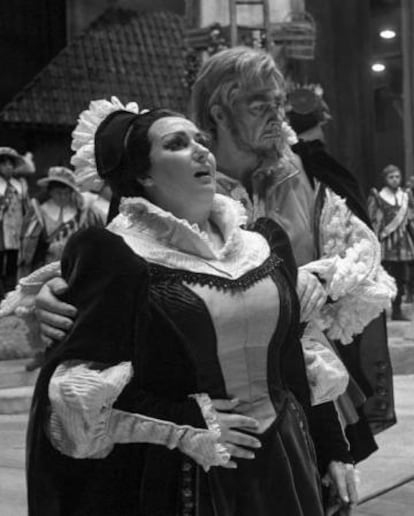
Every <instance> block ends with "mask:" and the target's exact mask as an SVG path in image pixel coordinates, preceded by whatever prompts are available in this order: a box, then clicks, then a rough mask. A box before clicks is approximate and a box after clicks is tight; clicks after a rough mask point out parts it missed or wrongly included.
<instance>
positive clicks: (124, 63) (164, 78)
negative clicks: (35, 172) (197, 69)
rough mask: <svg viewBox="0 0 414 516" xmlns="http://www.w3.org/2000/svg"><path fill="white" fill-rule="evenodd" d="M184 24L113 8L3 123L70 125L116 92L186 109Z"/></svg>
mask: <svg viewBox="0 0 414 516" xmlns="http://www.w3.org/2000/svg"><path fill="white" fill-rule="evenodd" d="M184 54H185V48H184V23H183V20H182V19H181V18H180V17H179V16H178V15H176V14H173V13H170V12H151V13H145V14H141V15H139V14H137V13H136V12H134V11H130V10H129V11H125V10H120V9H110V10H108V11H106V12H105V13H104V14H103V15H102V16H101V17H100V18H98V19H97V20H96V21H95V22H94V23H93V24H92V25H91V26H90V27H89V28H88V29H87V30H86V31H85V32H84V33H83V34H82V35H81V36H79V37H77V38H76V39H74V40H73V41H72V42H71V43H70V44H69V45H68V46H67V47H66V48H65V49H63V50H62V51H61V52H60V53H59V54H58V55H57V56H56V57H55V58H54V59H52V61H51V62H50V63H49V64H48V65H47V66H46V67H45V68H44V69H43V70H42V71H41V72H40V73H39V74H38V75H37V76H36V77H35V78H34V79H33V80H32V82H31V83H29V84H28V85H27V86H26V87H25V88H24V89H23V90H22V91H21V92H20V93H19V94H18V95H17V96H16V97H15V98H14V99H13V100H12V101H11V102H10V103H8V104H7V105H6V106H5V108H4V109H3V111H2V112H1V113H0V122H7V123H13V124H16V123H17V124H29V125H32V126H33V125H35V126H53V127H54V128H59V127H60V128H62V129H64V128H67V127H68V126H73V125H74V124H75V123H76V119H77V116H78V115H79V113H80V112H81V111H82V110H83V109H85V108H86V107H87V106H88V104H89V102H90V101H91V100H93V99H97V98H104V97H106V98H109V97H110V96H111V95H116V96H117V97H119V99H120V100H121V101H122V102H127V101H131V100H135V101H137V102H138V104H139V105H140V107H153V106H163V107H169V108H171V109H175V110H178V111H185V110H186V107H187V101H188V89H187V87H186V85H185V69H184V68H185V55H184Z"/></svg>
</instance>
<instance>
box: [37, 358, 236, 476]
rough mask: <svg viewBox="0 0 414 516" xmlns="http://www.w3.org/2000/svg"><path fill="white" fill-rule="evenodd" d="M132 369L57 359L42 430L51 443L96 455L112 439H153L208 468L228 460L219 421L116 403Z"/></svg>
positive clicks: (102, 453)
mask: <svg viewBox="0 0 414 516" xmlns="http://www.w3.org/2000/svg"><path fill="white" fill-rule="evenodd" d="M132 375H133V368H132V365H131V363H130V362H122V363H120V364H117V365H115V366H112V367H107V366H105V365H103V364H97V363H94V362H87V363H85V362H81V361H78V360H71V361H67V362H64V363H62V364H61V365H59V366H58V367H57V368H56V370H55V373H54V374H53V376H52V378H51V380H50V383H49V400H50V415H49V418H48V421H47V423H46V432H47V435H48V437H49V439H50V441H51V443H52V445H53V446H54V447H55V448H56V449H57V450H58V451H60V452H61V453H62V454H65V455H68V456H70V457H73V458H79V459H81V458H89V459H100V458H105V457H107V456H108V455H109V453H111V451H112V449H113V447H114V446H115V445H116V444H122V443H124V444H126V443H151V444H160V445H164V446H166V447H167V448H169V449H173V448H177V449H179V450H180V451H181V452H183V453H185V454H186V455H188V456H189V457H191V458H192V459H194V460H195V461H196V462H197V463H198V464H200V465H201V466H202V467H203V468H204V469H205V470H206V471H207V470H208V469H209V468H210V467H211V466H223V465H225V464H227V462H228V461H229V460H230V455H229V453H228V452H227V450H226V449H225V447H224V446H223V445H222V444H221V443H219V442H218V441H219V438H220V428H219V426H218V425H211V424H210V425H209V421H206V423H207V429H206V428H194V427H192V426H190V425H176V424H175V423H172V422H170V421H163V420H160V419H155V418H151V417H148V416H143V415H141V414H136V413H130V412H125V411H122V410H117V409H114V408H113V405H114V403H115V401H116V399H117V398H118V396H119V395H120V394H121V392H122V390H123V389H124V387H125V386H126V385H127V383H128V382H129V381H130V380H131V378H132ZM197 396H199V395H197ZM202 397H203V399H204V400H205V399H206V398H208V396H207V395H205V394H203V395H202ZM208 399H209V398H208ZM202 412H203V411H202ZM210 417H211V415H210ZM210 423H211V419H210Z"/></svg>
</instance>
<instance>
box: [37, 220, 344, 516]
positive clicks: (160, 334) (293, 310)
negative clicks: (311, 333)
mask: <svg viewBox="0 0 414 516" xmlns="http://www.w3.org/2000/svg"><path fill="white" fill-rule="evenodd" d="M255 230H256V231H258V232H260V233H261V234H262V235H263V236H264V237H265V239H266V240H267V242H268V244H269V248H270V254H269V256H268V257H267V258H266V259H265V260H264V261H263V262H262V263H261V264H260V265H258V266H256V267H254V268H253V269H250V270H248V271H247V272H245V273H244V274H242V275H241V276H240V277H238V278H237V279H228V278H225V277H220V276H217V275H214V274H206V273H196V272H194V271H189V270H186V269H178V268H170V267H167V266H165V265H160V264H156V263H150V262H148V261H147V260H144V259H142V258H141V257H139V256H138V255H137V254H136V253H134V252H133V251H132V250H131V248H130V247H129V246H128V245H126V244H125V242H124V240H123V239H122V238H120V237H119V236H117V235H114V234H112V233H111V232H109V231H107V230H99V229H93V228H90V229H88V230H85V231H83V232H80V233H78V234H77V235H75V237H73V238H72V240H71V241H70V243H69V245H68V246H67V249H66V251H65V255H64V258H63V262H62V272H63V276H64V277H65V278H66V280H67V281H68V283H69V291H68V293H67V296H66V300H67V301H68V302H70V303H72V304H74V305H75V306H77V307H78V310H79V315H78V317H77V319H76V321H75V324H74V327H73V329H72V330H71V332H70V334H69V335H68V337H67V338H66V340H65V341H63V342H62V343H61V344H58V345H57V346H56V347H55V348H54V349H53V350H52V351H51V352H50V353H49V355H48V360H47V363H46V365H45V366H44V367H43V369H42V371H41V373H40V376H39V379H38V382H37V385H36V389H35V395H34V399H33V405H32V410H31V415H30V425H29V431H28V448H27V449H28V462H27V468H28V469H27V474H28V496H29V515H30V516H65V515H68V516H75V515H76V516H86V515H87V516H95V515H96V516H170V515H171V516H175V515H182V516H190V515H199V516H247V515H249V516H252V515H255V516H256V515H257V516H275V515H276V514H277V515H281V516H282V515H284V516H322V514H323V509H322V503H321V497H320V485H319V475H318V471H317V465H316V459H315V453H314V445H313V442H312V439H311V437H310V434H309V428H308V422H307V419H306V416H305V414H308V415H309V409H310V404H309V391H308V385H307V380H306V373H305V368H304V361H303V355H302V348H301V345H300V340H299V306H298V300H297V297H296V293H295V289H294V284H295V276H296V267H295V265H294V261H293V258H292V254H291V250H290V246H289V243H288V240H287V238H286V235H285V233H284V232H283V231H282V230H281V229H280V228H279V227H278V226H277V225H276V224H275V223H273V222H271V221H268V220H259V221H258V222H257V223H256V227H255ZM246 233H248V232H246ZM265 286H266V288H267V289H268V291H271V292H273V301H275V300H276V305H275V306H276V310H275V313H274V315H273V319H274V320H273V321H271V320H269V321H267V322H265V323H263V326H267V327H268V329H267V330H266V331H267V332H269V329H270V330H271V331H270V334H269V338H268V341H267V342H266V343H265V344H264V345H263V343H260V344H258V342H259V341H260V339H262V337H263V333H260V331H259V330H258V329H257V328H255V327H254V326H252V327H251V328H250V330H251V331H256V332H258V334H260V335H261V337H260V338H258V339H255V338H254V339H253V340H254V342H253V345H252V347H249V345H248V344H247V341H248V340H249V339H248V338H247V337H246V339H245V341H243V340H241V341H240V339H233V340H234V342H233V344H232V346H233V347H232V348H231V349H230V348H228V347H227V348H226V347H225V343H224V344H223V342H222V341H223V336H226V335H234V331H236V329H234V331H230V332H229V331H228V327H227V329H226V328H225V327H226V325H227V324H228V322H229V317H225V318H224V319H222V321H223V320H224V323H223V324H222V325H221V326H220V324H219V323H217V320H216V319H215V315H214V313H213V312H214V307H215V308H216V316H217V314H219V315H220V314H222V313H223V310H222V305H220V303H223V301H224V303H226V302H228V300H229V299H230V300H231V299H232V296H233V297H234V300H235V302H236V298H238V299H239V300H241V301H240V302H241V304H243V302H244V299H245V297H243V296H244V294H249V292H250V291H251V290H252V289H258V290H257V298H256V299H257V300H258V302H263V301H264V302H265V303H266V299H263V298H261V296H262V297H263V295H264V294H265V292H266V288H265V289H264V290H260V289H262V288H264V287H265ZM215 295H217V296H218V298H220V300H219V301H217V300H216V299H215V298H214V296H215ZM226 296H227V297H226ZM218 298H217V299H218ZM249 302H250V303H252V304H251V305H250V306H251V307H253V306H254V303H255V298H254V296H253V298H250V301H249ZM230 305H231V301H230ZM230 305H229V306H228V310H229V312H230V313H231V306H230ZM223 306H225V305H223ZM240 306H241V305H240ZM218 307H220V308H218ZM250 311H251V310H250V308H249V306H247V305H246V312H245V314H247V318H248V314H249V312H250ZM234 313H236V314H237V313H238V310H234ZM267 318H268V319H272V317H270V316H269V317H267ZM230 319H231V317H230ZM237 324H239V323H237ZM250 330H249V331H250ZM237 331H239V332H240V329H239V330H237ZM265 333H266V332H265ZM242 334H243V331H241V333H240V335H242ZM224 340H226V339H224ZM250 340H251V339H250ZM262 340H263V339H262ZM256 344H257V345H256ZM223 345H224V347H223ZM255 346H256V347H255ZM259 348H260V349H259ZM232 353H235V355H234V354H232ZM73 358H76V359H81V360H85V361H87V360H93V361H97V362H101V363H105V364H108V365H111V364H117V363H119V362H121V361H125V360H127V361H131V362H132V365H133V368H134V377H133V379H132V380H131V382H130V383H129V384H128V385H127V387H126V388H125V389H124V390H123V392H122V394H121V395H120V396H119V398H118V399H117V401H116V404H115V406H114V407H115V408H118V409H121V410H123V411H127V412H134V413H139V414H143V415H146V416H150V417H151V418H157V419H160V420H163V421H171V422H173V423H175V424H177V425H192V426H194V427H201V428H205V427H206V422H205V420H204V418H203V416H202V413H201V411H200V408H199V406H198V404H197V403H196V401H195V400H194V399H193V398H191V397H189V396H190V395H191V394H194V393H200V392H203V393H207V394H208V395H209V396H210V398H212V399H215V398H229V397H230V396H233V395H234V393H236V394H237V395H238V396H240V397H241V398H243V397H247V398H248V400H245V401H246V403H245V405H244V406H243V404H242V403H241V405H240V407H241V408H240V410H239V411H240V412H242V413H245V414H246V415H253V417H257V418H258V419H259V420H261V421H262V422H263V428H262V429H261V431H260V433H258V434H256V436H257V437H258V438H259V439H260V441H261V444H262V447H261V448H260V449H259V450H257V451H256V458H255V459H254V460H238V468H237V469H236V470H232V469H224V468H221V467H213V468H211V469H210V470H209V471H208V472H207V473H206V472H205V471H204V470H203V469H202V468H201V467H200V466H199V465H197V464H196V462H194V461H193V460H192V459H190V458H189V457H188V456H186V455H184V454H183V453H181V452H179V451H177V450H170V449H167V447H165V446H161V445H154V444H146V443H131V444H117V445H115V447H114V449H113V450H112V452H111V453H110V454H109V455H108V456H107V457H106V458H102V459H74V458H71V457H68V456H66V455H63V454H61V453H60V452H58V451H57V450H56V449H54V448H53V446H52V445H51V444H50V441H49V439H48V437H47V435H46V432H45V420H46V419H47V417H48V414H49V411H50V405H49V400H48V384H49V381H50V378H51V376H52V375H53V372H54V371H55V369H56V367H57V365H58V364H60V363H62V362H64V361H66V360H69V359H73ZM233 358H234V360H233ZM240 359H241V361H242V364H241V365H240ZM235 364H236V365H235ZM237 364H239V365H240V367H238V366H237ZM252 372H254V375H255V376H254V378H252V377H250V376H249V375H250V374H251V373H252ZM235 379H237V381H234V383H233V385H231V386H230V384H231V382H232V381H233V380H235ZM246 386H247V387H246ZM255 389H257V390H256V391H255ZM229 390H231V391H232V392H229ZM241 401H243V400H241ZM243 407H244V408H243ZM252 410H253V412H252ZM255 410H256V412H254V411H255ZM311 421H312V418H311ZM318 424H323V418H322V417H321V418H319V419H318ZM316 433H318V432H316ZM320 433H321V432H319V434H320ZM317 437H318V436H317ZM317 437H316V441H317V440H318V438H317ZM333 440H335V438H333Z"/></svg>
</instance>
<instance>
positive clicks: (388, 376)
mask: <svg viewBox="0 0 414 516" xmlns="http://www.w3.org/2000/svg"><path fill="white" fill-rule="evenodd" d="M292 150H293V151H294V152H295V153H296V154H298V155H299V157H300V158H301V160H302V163H303V166H304V169H305V172H306V174H307V176H308V178H309V180H310V182H311V183H312V185H315V179H316V180H318V181H319V182H320V183H321V185H322V188H323V187H329V188H330V189H331V190H333V191H334V192H335V193H336V194H337V195H339V196H340V197H342V198H343V199H345V201H346V204H347V206H348V208H349V209H350V210H351V212H352V213H353V214H354V215H356V216H357V217H358V218H359V219H360V220H362V221H363V222H364V223H365V224H367V226H368V227H370V228H372V225H371V221H370V218H369V215H368V210H367V204H366V199H365V196H364V194H363V192H362V189H361V186H360V184H359V181H358V180H357V178H356V177H355V176H354V175H353V174H352V172H350V171H349V170H347V169H346V168H345V167H343V166H342V165H341V164H340V163H338V162H337V161H336V160H335V159H334V158H333V157H332V156H330V155H329V154H328V153H327V151H326V149H325V145H324V144H323V143H322V142H321V141H320V140H314V141H303V140H299V142H298V143H297V144H295V145H294V146H293V147H292ZM337 348H338V351H339V353H340V355H341V358H342V359H343V361H344V364H345V365H346V367H347V369H348V371H349V372H350V374H351V375H352V377H353V378H354V379H355V380H356V382H357V383H358V385H359V387H360V388H361V389H362V390H363V392H364V394H365V396H366V397H367V401H366V403H365V404H364V406H363V407H358V412H359V414H360V416H361V420H360V422H358V423H357V424H356V425H352V426H350V427H348V428H347V437H348V439H349V440H350V442H351V445H352V448H351V452H352V455H353V456H354V459H355V460H356V461H357V462H358V461H360V460H363V459H364V458H366V457H367V456H368V455H370V454H371V453H372V452H373V451H375V450H376V449H377V446H376V444H375V440H374V439H373V437H372V434H375V433H378V432H380V431H382V430H385V429H387V428H389V427H390V426H392V425H393V424H395V423H396V415H395V410H394V396H393V383H392V365H391V359H390V355H389V350H388V337H387V327H386V316H385V313H383V314H382V315H380V316H379V317H378V318H376V319H375V320H373V321H372V322H371V323H370V324H369V325H368V326H367V327H366V328H365V330H364V331H363V333H362V334H361V335H358V336H356V337H355V339H354V341H353V342H352V344H350V345H347V346H343V345H341V344H340V343H338V344H337ZM366 421H368V422H369V426H368V425H367V424H366Z"/></svg>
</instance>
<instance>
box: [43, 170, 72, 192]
mask: <svg viewBox="0 0 414 516" xmlns="http://www.w3.org/2000/svg"><path fill="white" fill-rule="evenodd" d="M52 182H53V183H62V184H64V185H66V186H69V187H70V188H72V190H74V191H75V192H76V193H79V189H78V187H77V186H76V180H75V174H74V173H73V172H72V170H70V169H69V168H66V167H50V168H49V170H48V171H47V177H43V178H42V179H39V181H38V182H37V184H38V185H39V186H47V185H48V184H49V183H52Z"/></svg>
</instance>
